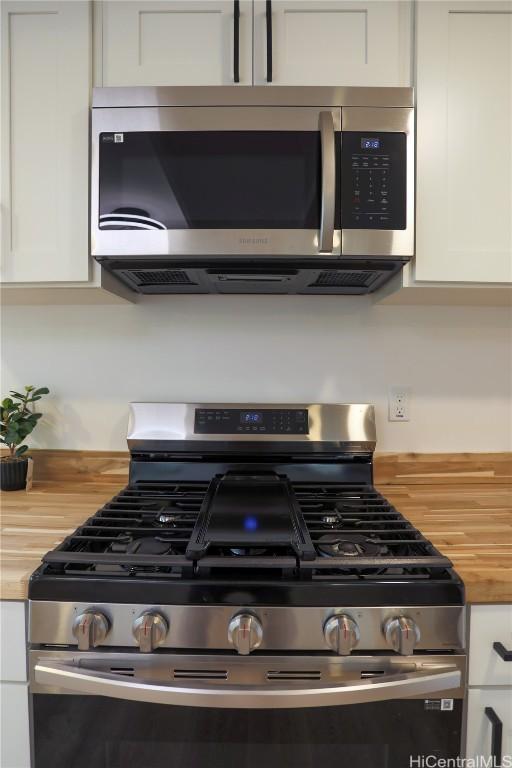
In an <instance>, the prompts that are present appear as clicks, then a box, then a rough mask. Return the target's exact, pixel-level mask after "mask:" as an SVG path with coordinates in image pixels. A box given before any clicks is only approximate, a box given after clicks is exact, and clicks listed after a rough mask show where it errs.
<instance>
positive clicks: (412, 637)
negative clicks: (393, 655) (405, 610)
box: [384, 616, 420, 656]
mask: <svg viewBox="0 0 512 768" xmlns="http://www.w3.org/2000/svg"><path fill="white" fill-rule="evenodd" d="M384 635H385V636H386V641H387V643H388V645H390V646H391V648H392V649H393V650H394V651H397V652H398V653H401V654H402V656H410V655H411V654H412V653H413V651H414V648H415V646H416V645H417V644H418V643H419V641H420V629H419V627H418V625H417V624H416V622H415V621H413V620H412V619H409V618H408V617H407V616H398V617H396V618H394V619H388V621H386V623H385V624H384Z"/></svg>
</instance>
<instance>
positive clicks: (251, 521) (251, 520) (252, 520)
mask: <svg viewBox="0 0 512 768" xmlns="http://www.w3.org/2000/svg"><path fill="white" fill-rule="evenodd" d="M244 528H245V530H246V531H256V530H257V529H258V518H256V517H253V516H252V515H249V517H246V518H245V520H244Z"/></svg>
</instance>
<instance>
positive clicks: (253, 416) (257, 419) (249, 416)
mask: <svg viewBox="0 0 512 768" xmlns="http://www.w3.org/2000/svg"><path fill="white" fill-rule="evenodd" d="M262 422H263V414H262V413H261V412H260V413H258V412H257V411H242V413H241V414H240V423H241V424H261V423H262Z"/></svg>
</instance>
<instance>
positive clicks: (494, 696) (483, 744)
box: [466, 688, 512, 768]
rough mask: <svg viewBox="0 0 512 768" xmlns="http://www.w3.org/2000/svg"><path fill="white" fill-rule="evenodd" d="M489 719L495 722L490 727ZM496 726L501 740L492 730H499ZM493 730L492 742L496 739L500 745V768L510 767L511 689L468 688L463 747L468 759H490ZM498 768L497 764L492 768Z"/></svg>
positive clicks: (511, 764) (511, 731) (511, 730)
mask: <svg viewBox="0 0 512 768" xmlns="http://www.w3.org/2000/svg"><path fill="white" fill-rule="evenodd" d="M493 719H495V720H496V723H495V724H494V725H493V722H492V720H493ZM499 723H501V731H502V732H501V738H500V737H499V733H497V731H496V729H498V730H499V727H500V726H499ZM493 728H494V737H495V739H496V738H497V739H498V740H499V741H500V743H501V756H502V757H501V760H502V762H501V765H502V766H503V768H511V766H512V689H511V688H471V689H470V691H469V695H468V720H467V733H468V736H467V748H466V752H467V754H466V756H467V757H468V758H473V760H475V762H476V758H477V757H478V758H480V757H481V756H483V757H484V758H485V759H486V760H489V758H490V757H492V743H493ZM505 758H507V760H506V759H505ZM477 764H479V763H477ZM481 764H482V765H486V764H488V763H486V762H482V763H481ZM490 765H492V764H490ZM498 765H500V763H499V762H497V763H496V766H498ZM493 768H494V766H493Z"/></svg>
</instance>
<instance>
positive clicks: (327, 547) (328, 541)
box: [317, 533, 388, 557]
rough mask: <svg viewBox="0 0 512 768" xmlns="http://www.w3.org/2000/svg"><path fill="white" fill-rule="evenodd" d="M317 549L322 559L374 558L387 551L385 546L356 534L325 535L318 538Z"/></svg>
mask: <svg viewBox="0 0 512 768" xmlns="http://www.w3.org/2000/svg"><path fill="white" fill-rule="evenodd" d="M317 548H318V551H319V552H320V554H321V555H322V556H323V557H360V556H364V557H374V556H379V555H385V554H387V551H388V548H387V547H386V545H385V544H380V543H379V542H378V541H374V540H373V539H370V538H368V537H367V536H362V535H360V534H357V533H339V534H334V533H327V534H325V536H320V538H319V539H318V542H317Z"/></svg>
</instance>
